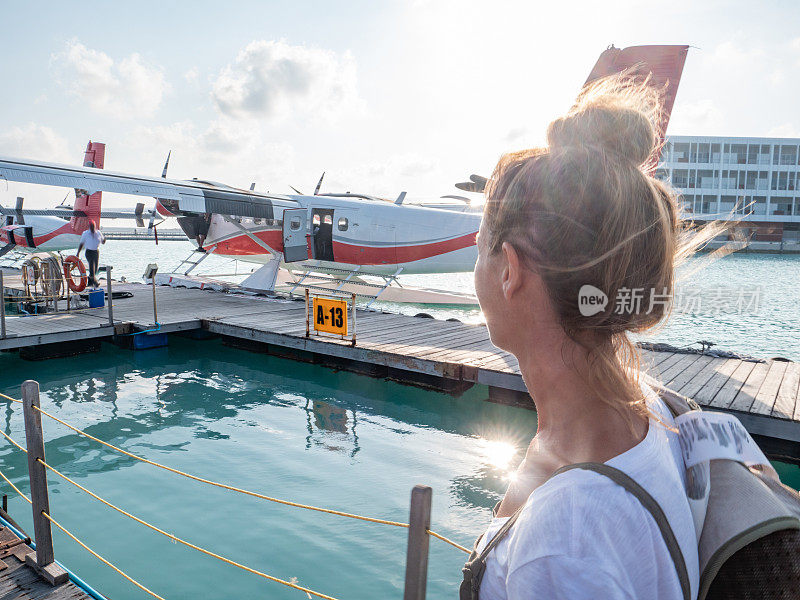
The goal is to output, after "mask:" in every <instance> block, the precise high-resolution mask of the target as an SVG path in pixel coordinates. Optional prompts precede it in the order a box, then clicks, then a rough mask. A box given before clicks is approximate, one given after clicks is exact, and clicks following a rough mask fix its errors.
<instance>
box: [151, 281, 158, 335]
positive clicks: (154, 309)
mask: <svg viewBox="0 0 800 600" xmlns="http://www.w3.org/2000/svg"><path fill="white" fill-rule="evenodd" d="M150 281H151V283H152V284H153V323H154V324H155V325H158V310H157V309H156V276H155V274H154V275H153V278H152V279H151V280H150Z"/></svg>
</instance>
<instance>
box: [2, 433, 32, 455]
mask: <svg viewBox="0 0 800 600" xmlns="http://www.w3.org/2000/svg"><path fill="white" fill-rule="evenodd" d="M0 434H2V436H3V437H4V438H6V439H7V440H8V441H9V442H11V443H12V444H14V445H15V446H16V447H17V448H19V449H20V450H22V451H23V452H24V453H25V454H27V453H28V451H27V450H25V448H23V447H22V446H20V445H19V444H18V443H17V442H15V441H14V440H13V439H11V437H10V436H9V435H8V434H7V433H6V432H5V431H0Z"/></svg>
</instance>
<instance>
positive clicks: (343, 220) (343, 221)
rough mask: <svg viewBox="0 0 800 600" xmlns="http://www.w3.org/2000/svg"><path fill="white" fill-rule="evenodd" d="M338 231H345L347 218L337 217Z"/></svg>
mask: <svg viewBox="0 0 800 600" xmlns="http://www.w3.org/2000/svg"><path fill="white" fill-rule="evenodd" d="M339 231H347V219H346V218H345V217H342V218H341V219H339Z"/></svg>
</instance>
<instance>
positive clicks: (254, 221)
mask: <svg viewBox="0 0 800 600" xmlns="http://www.w3.org/2000/svg"><path fill="white" fill-rule="evenodd" d="M263 220H264V219H260V218H258V217H256V218H255V219H253V224H254V225H261V222H262V221H263Z"/></svg>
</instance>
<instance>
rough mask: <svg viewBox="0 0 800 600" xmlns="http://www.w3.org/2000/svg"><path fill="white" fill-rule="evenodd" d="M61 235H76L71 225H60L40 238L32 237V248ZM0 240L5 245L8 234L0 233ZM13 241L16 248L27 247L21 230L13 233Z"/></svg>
mask: <svg viewBox="0 0 800 600" xmlns="http://www.w3.org/2000/svg"><path fill="white" fill-rule="evenodd" d="M62 233H70V234H76V235H78V234H77V233H76V232H75V230H73V229H72V225H71V224H70V223H64V225H62V226H61V227H59V228H58V229H54V230H53V231H51V232H50V233H44V234H42V235H40V236H34V237H33V243H34V247H38V246H41V245H42V244H44V243H45V242H49V241H50V240H52V239H53V238H54V237H56V236H57V235H61V234H62ZM0 240H2V241H3V242H5V243H8V241H9V239H8V232H5V231H3V232H0ZM14 241H15V242H16V244H17V246H20V247H21V248H27V247H28V238H27V237H26V236H25V232H24V231H23V230H22V229H20V230H18V232H16V231H15V232H14Z"/></svg>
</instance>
